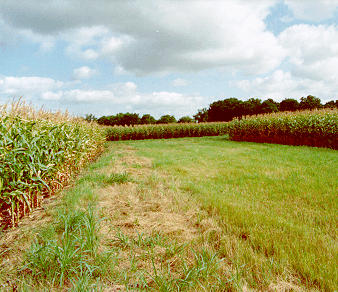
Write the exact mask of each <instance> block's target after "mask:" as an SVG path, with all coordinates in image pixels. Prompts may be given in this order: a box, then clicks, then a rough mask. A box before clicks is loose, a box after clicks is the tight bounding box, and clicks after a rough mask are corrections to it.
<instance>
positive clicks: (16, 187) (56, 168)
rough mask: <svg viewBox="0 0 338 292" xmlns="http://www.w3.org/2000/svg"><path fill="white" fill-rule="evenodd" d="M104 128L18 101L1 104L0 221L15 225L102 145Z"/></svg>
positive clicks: (96, 153) (64, 182)
mask: <svg viewBox="0 0 338 292" xmlns="http://www.w3.org/2000/svg"><path fill="white" fill-rule="evenodd" d="M103 142H104V138H103V130H102V129H101V128H100V127H98V126H97V125H95V124H89V123H87V122H85V121H83V119H81V118H75V117H71V116H69V115H68V113H61V112H56V113H51V112H48V111H46V110H44V109H41V110H39V111H36V110H34V108H33V107H31V106H27V105H26V104H25V103H24V102H22V101H20V100H19V101H17V102H14V101H13V103H12V105H11V107H10V106H8V105H5V106H2V108H1V110H0V222H1V225H2V226H15V225H16V224H17V223H18V221H19V219H20V218H21V217H22V216H24V215H25V214H27V213H30V212H32V210H34V209H35V208H37V207H39V206H40V205H41V203H42V200H43V197H44V196H49V195H51V194H53V193H55V192H56V191H57V190H59V189H61V188H63V187H64V186H65V184H66V183H67V181H68V179H69V178H70V175H71V173H72V172H74V171H76V170H78V169H80V168H81V167H82V166H83V164H85V163H86V162H87V161H89V160H91V159H93V157H95V156H96V155H98V154H99V153H100V151H101V150H102V145H103Z"/></svg>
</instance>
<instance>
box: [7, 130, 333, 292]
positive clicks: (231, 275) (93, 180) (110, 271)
mask: <svg viewBox="0 0 338 292" xmlns="http://www.w3.org/2000/svg"><path fill="white" fill-rule="evenodd" d="M337 166H338V153H337V151H335V150H332V149H325V148H310V147H292V146H286V145H276V144H256V143H247V142H233V141H229V140H228V138H226V136H217V137H203V138H178V139H162V140H142V141H116V142H106V144H105V152H104V153H103V155H101V157H99V159H97V160H96V161H95V162H94V163H92V164H91V165H89V166H88V167H87V168H86V169H85V170H83V171H82V173H81V174H79V175H78V177H77V178H76V179H74V180H73V181H72V182H71V186H72V187H69V188H66V189H65V190H64V191H62V192H61V193H60V194H59V195H57V196H55V197H51V198H50V199H48V200H47V201H46V202H45V203H44V206H43V208H42V209H39V210H37V211H35V212H33V213H32V214H31V216H30V217H28V218H23V220H22V222H20V226H19V228H17V229H15V230H13V231H8V232H7V231H5V232H3V233H2V234H1V236H0V248H1V249H0V268H1V269H0V289H2V290H3V291H13V289H14V290H15V289H16V290H17V291H234V292H235V291H276V292H282V291H313V292H314V291H334V290H335V289H336V287H337V286H338V280H337V279H338V276H337V274H338V272H337V267H336V263H337V261H338V259H337V254H338V247H337V238H338V236H337V235H338V231H337V226H338V224H337V221H338V219H337V216H335V214H336V210H337V207H338V202H337V193H338V185H337V179H336V178H337V176H336V173H337Z"/></svg>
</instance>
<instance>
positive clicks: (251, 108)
mask: <svg viewBox="0 0 338 292" xmlns="http://www.w3.org/2000/svg"><path fill="white" fill-rule="evenodd" d="M243 107H244V110H243V114H244V115H258V114H261V113H262V100H261V99H259V98H249V99H248V100H247V101H244V105H243Z"/></svg>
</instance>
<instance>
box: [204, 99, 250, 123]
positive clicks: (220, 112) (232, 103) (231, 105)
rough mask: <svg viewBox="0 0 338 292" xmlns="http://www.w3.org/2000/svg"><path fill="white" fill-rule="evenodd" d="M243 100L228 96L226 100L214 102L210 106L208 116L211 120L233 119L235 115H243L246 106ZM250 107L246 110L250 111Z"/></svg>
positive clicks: (226, 120) (224, 120)
mask: <svg viewBox="0 0 338 292" xmlns="http://www.w3.org/2000/svg"><path fill="white" fill-rule="evenodd" d="M243 104H244V103H243V101H241V100H238V99H237V98H233V97H232V98H227V99H224V100H219V101H216V102H213V103H212V104H210V106H209V110H208V116H209V119H208V120H209V122H216V121H223V122H228V121H231V120H232V119H233V118H235V117H241V116H242V115H243V114H244V109H245V107H244V106H243ZM249 111H250V110H249V107H248V109H246V110H245V112H249Z"/></svg>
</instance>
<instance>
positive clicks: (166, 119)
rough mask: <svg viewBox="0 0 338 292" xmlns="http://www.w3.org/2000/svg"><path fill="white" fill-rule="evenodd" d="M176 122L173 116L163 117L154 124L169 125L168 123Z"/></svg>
mask: <svg viewBox="0 0 338 292" xmlns="http://www.w3.org/2000/svg"><path fill="white" fill-rule="evenodd" d="M176 122H177V121H176V119H175V117H174V116H170V115H164V116H162V117H161V118H160V119H159V120H158V121H157V122H156V124H170V123H176Z"/></svg>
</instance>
